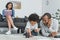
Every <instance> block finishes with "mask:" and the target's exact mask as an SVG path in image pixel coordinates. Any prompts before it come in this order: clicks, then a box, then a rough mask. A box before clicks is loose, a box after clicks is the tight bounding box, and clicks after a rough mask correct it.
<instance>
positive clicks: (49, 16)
mask: <svg viewBox="0 0 60 40" xmlns="http://www.w3.org/2000/svg"><path fill="white" fill-rule="evenodd" d="M46 15H47V16H48V19H51V14H50V13H45V14H44V15H43V16H42V18H41V19H43V17H44V16H46Z"/></svg>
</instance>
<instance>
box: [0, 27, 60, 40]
mask: <svg viewBox="0 0 60 40" xmlns="http://www.w3.org/2000/svg"><path fill="white" fill-rule="evenodd" d="M7 30H8V29H7V28H0V40H60V38H51V37H42V36H40V35H39V36H33V37H31V38H25V36H23V34H21V33H19V34H17V31H14V30H12V34H11V35H6V34H5V32H6V31H7ZM14 33H15V34H14Z"/></svg>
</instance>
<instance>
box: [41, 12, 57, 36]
mask: <svg viewBox="0 0 60 40" xmlns="http://www.w3.org/2000/svg"><path fill="white" fill-rule="evenodd" d="M40 26H41V33H42V35H43V36H46V37H55V36H56V35H57V33H58V20H56V19H53V18H52V17H51V14H50V13H45V14H44V15H43V16H42V20H41V21H40Z"/></svg>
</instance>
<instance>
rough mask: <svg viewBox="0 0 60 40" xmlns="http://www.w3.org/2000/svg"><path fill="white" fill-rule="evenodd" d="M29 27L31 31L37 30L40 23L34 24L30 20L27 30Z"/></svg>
mask: <svg viewBox="0 0 60 40" xmlns="http://www.w3.org/2000/svg"><path fill="white" fill-rule="evenodd" d="M27 29H30V30H31V31H32V30H35V29H38V23H36V24H35V25H34V26H32V25H31V24H30V22H29V21H28V22H27V25H26V28H25V30H26V31H27Z"/></svg>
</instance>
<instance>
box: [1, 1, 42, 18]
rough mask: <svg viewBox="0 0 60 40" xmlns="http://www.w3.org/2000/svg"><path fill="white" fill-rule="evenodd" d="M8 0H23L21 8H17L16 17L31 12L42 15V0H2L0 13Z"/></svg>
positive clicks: (27, 14)
mask: <svg viewBox="0 0 60 40" xmlns="http://www.w3.org/2000/svg"><path fill="white" fill-rule="evenodd" d="M8 1H21V7H22V8H21V9H15V17H16V16H18V17H24V16H29V15H30V14H31V13H37V14H38V15H39V16H41V15H42V0H0V13H2V10H3V9H5V5H6V3H7V2H8Z"/></svg>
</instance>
